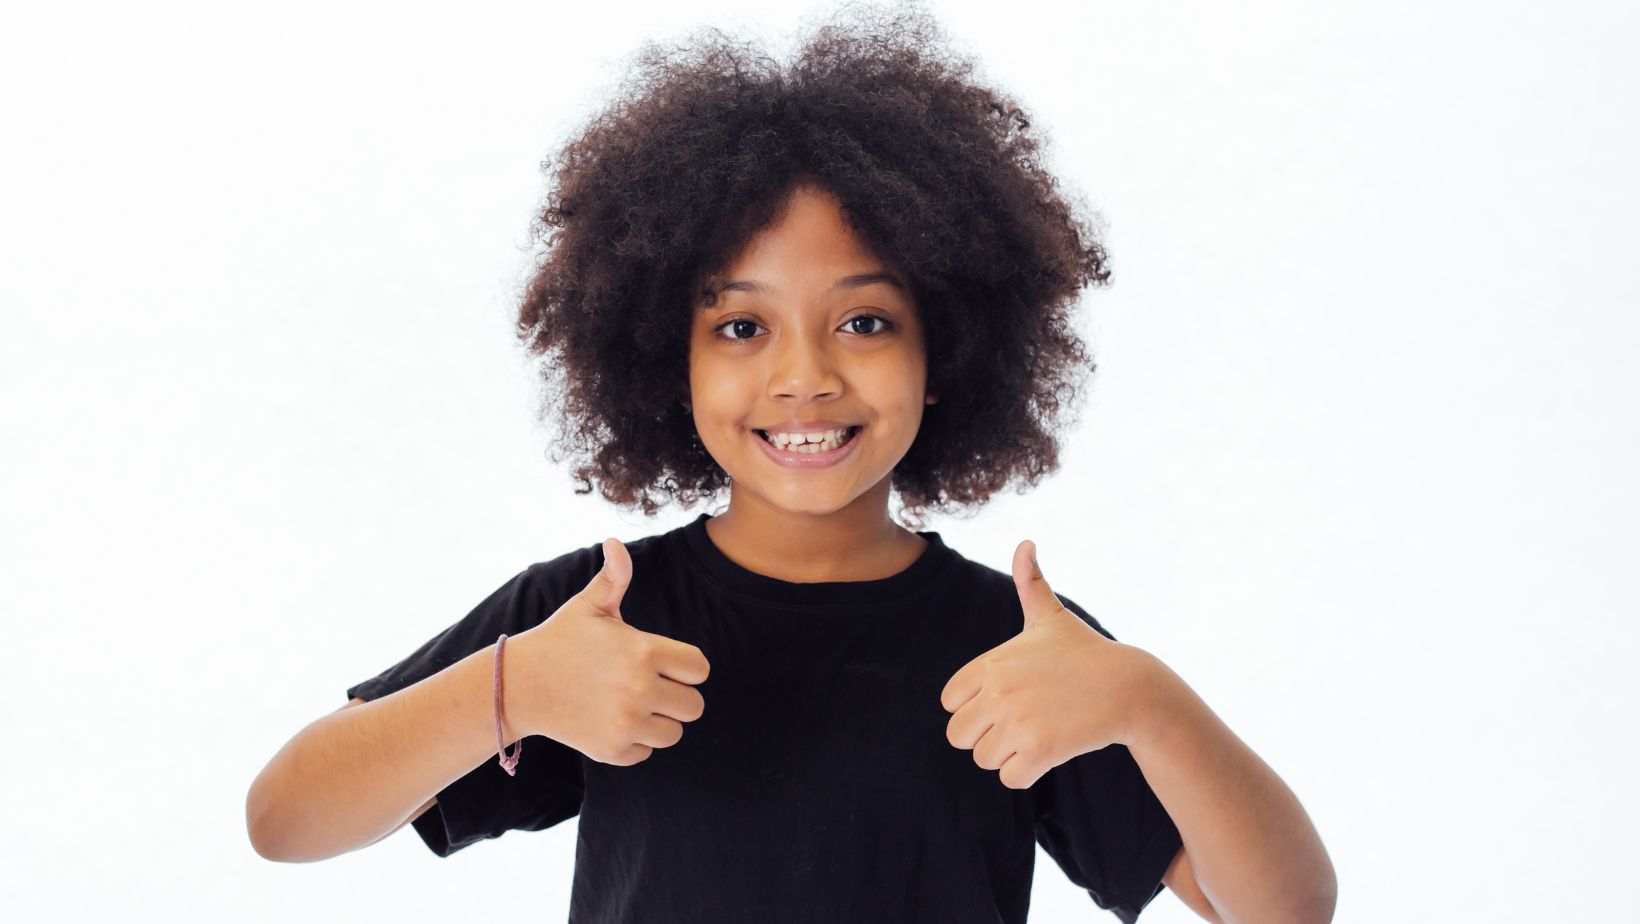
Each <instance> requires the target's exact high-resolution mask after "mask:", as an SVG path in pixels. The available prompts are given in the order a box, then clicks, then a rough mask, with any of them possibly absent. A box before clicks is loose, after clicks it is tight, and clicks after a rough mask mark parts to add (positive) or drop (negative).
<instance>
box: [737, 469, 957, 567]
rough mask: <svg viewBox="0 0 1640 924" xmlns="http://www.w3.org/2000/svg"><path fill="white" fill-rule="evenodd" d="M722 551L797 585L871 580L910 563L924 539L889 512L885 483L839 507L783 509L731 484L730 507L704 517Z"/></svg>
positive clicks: (885, 480) (750, 565)
mask: <svg viewBox="0 0 1640 924" xmlns="http://www.w3.org/2000/svg"><path fill="white" fill-rule="evenodd" d="M706 533H707V535H708V536H709V537H711V540H712V544H713V545H716V546H717V547H718V549H719V550H720V551H722V552H723V554H724V555H725V556H727V557H728V558H729V560H730V561H733V562H734V563H735V564H737V565H740V566H741V567H743V568H746V569H747V570H750V571H754V572H756V573H758V574H762V575H766V576H768V577H772V578H775V579H776V580H782V581H790V582H792V583H796V584H810V583H816V582H820V581H871V580H878V579H881V578H885V577H891V576H893V575H895V574H898V573H900V572H901V571H904V570H905V569H906V568H908V567H910V566H911V563H912V562H915V561H916V560H917V558H918V556H920V555H921V554H922V551H923V549H924V548H926V547H927V545H928V541H927V540H926V539H924V538H922V537H921V536H918V535H917V534H916V533H913V532H911V531H910V530H907V529H905V528H904V527H902V526H900V525H899V524H897V523H895V522H894V521H893V519H891V518H890V517H889V515H888V480H887V479H884V480H883V482H882V484H880V485H879V486H878V487H876V488H873V489H872V490H871V491H869V492H867V493H866V494H863V495H861V496H860V497H859V498H857V499H856V500H855V501H854V503H851V504H849V505H848V506H847V507H844V508H842V509H841V510H836V511H831V512H827V513H810V512H805V511H794V510H787V509H784V508H781V507H776V506H774V505H773V504H770V503H769V502H768V501H767V500H765V499H763V498H759V497H756V496H753V495H750V494H748V493H742V492H737V491H735V490H734V488H733V487H731V488H730V495H729V509H728V510H727V511H725V512H723V513H721V514H719V515H717V516H715V517H712V518H711V519H709V520H707V521H706Z"/></svg>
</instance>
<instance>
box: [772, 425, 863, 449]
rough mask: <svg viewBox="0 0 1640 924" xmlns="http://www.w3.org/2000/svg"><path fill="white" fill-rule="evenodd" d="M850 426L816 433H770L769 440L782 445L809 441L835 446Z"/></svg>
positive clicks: (801, 443)
mask: <svg viewBox="0 0 1640 924" xmlns="http://www.w3.org/2000/svg"><path fill="white" fill-rule="evenodd" d="M848 431H849V428H848V427H842V428H839V429H836V430H820V431H816V432H814V433H774V432H770V433H769V442H771V443H775V444H777V445H780V446H782V447H784V446H787V445H792V446H804V445H805V444H807V443H820V444H822V445H823V446H824V445H832V446H835V445H836V444H838V443H841V442H842V441H843V437H845V436H847V435H848Z"/></svg>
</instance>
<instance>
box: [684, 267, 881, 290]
mask: <svg viewBox="0 0 1640 924" xmlns="http://www.w3.org/2000/svg"><path fill="white" fill-rule="evenodd" d="M879 282H881V283H887V284H888V285H891V286H893V287H894V288H896V289H899V290H900V291H901V292H904V291H905V284H904V283H902V282H900V278H899V277H898V276H895V275H894V274H893V273H881V272H878V273H855V274H853V275H851V276H844V277H843V278H841V279H839V280H837V281H836V282H834V283H832V284H831V289H830V291H832V292H837V291H840V290H842V289H858V288H861V287H863V286H869V285H874V284H876V283H879ZM712 291H713V293H722V292H751V293H754V294H755V293H759V292H768V291H770V289H769V287H768V286H767V285H764V284H763V283H761V282H758V281H757V280H755V279H736V280H734V281H733V282H726V283H724V284H722V285H720V286H717V287H716V288H714V289H713V290H712Z"/></svg>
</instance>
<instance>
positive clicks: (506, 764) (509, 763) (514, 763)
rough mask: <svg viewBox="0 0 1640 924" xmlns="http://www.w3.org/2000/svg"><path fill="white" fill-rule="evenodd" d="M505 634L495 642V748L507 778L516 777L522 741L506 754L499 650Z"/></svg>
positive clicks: (505, 638)
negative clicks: (502, 730)
mask: <svg viewBox="0 0 1640 924" xmlns="http://www.w3.org/2000/svg"><path fill="white" fill-rule="evenodd" d="M506 641H507V633H505V632H503V633H501V637H500V638H498V639H496V640H495V748H496V750H497V751H499V752H500V760H501V769H503V770H505V771H507V775H508V776H517V775H518V758H519V756H520V755H522V754H523V753H524V739H523V738H520V739H518V747H517V748H515V749H514V750H513V752H512V753H511V754H508V753H507V745H506V742H504V741H503V740H502V739H501V648H502V646H503V645H505V644H506Z"/></svg>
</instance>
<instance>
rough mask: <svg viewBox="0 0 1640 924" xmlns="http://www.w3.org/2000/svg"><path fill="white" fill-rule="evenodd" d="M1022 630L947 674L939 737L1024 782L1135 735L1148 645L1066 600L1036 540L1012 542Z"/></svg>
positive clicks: (1007, 779)
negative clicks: (1125, 640)
mask: <svg viewBox="0 0 1640 924" xmlns="http://www.w3.org/2000/svg"><path fill="white" fill-rule="evenodd" d="M1013 572H1014V588H1015V589H1016V590H1018V591H1019V602H1020V605H1021V607H1022V608H1023V610H1024V615H1025V626H1024V629H1023V631H1021V632H1020V633H1019V634H1018V635H1016V636H1014V637H1013V638H1012V639H1009V640H1008V641H1007V642H1005V643H1003V644H1001V645H998V646H997V647H995V648H993V649H991V650H990V651H987V652H985V653H984V654H982V655H980V656H979V657H977V658H975V659H974V660H972V661H969V662H968V663H967V664H965V665H963V667H962V669H961V670H959V671H957V672H956V674H954V675H953V676H952V677H951V679H950V681H948V682H947V683H946V685H945V689H944V690H943V691H942V692H941V693H940V705H942V706H944V707H945V711H946V712H950V713H952V716H951V721H950V723H949V724H948V725H947V726H946V733H945V737H946V740H948V741H950V742H951V744H952V745H953V746H955V747H959V748H971V749H973V752H974V763H976V764H979V765H980V766H981V767H983V768H985V769H987V770H1000V771H1001V774H1000V776H1001V779H1002V785H1004V786H1007V787H1008V788H1010V789H1027V788H1029V787H1030V786H1031V785H1032V784H1034V783H1035V782H1036V781H1037V780H1038V779H1040V778H1041V777H1042V775H1043V774H1045V773H1047V772H1048V771H1049V770H1052V769H1053V768H1054V767H1057V766H1059V765H1060V764H1062V763H1064V762H1065V761H1067V760H1070V759H1071V758H1072V757H1076V756H1077V755H1079V754H1085V753H1087V752H1089V751H1097V750H1099V749H1100V748H1103V747H1107V746H1109V745H1111V744H1118V743H1120V744H1127V743H1130V742H1131V741H1132V718H1133V713H1134V711H1135V710H1134V704H1135V703H1136V702H1138V700H1139V691H1140V690H1141V684H1143V683H1144V681H1145V678H1146V676H1147V674H1146V671H1147V670H1148V667H1147V664H1146V659H1148V658H1149V657H1150V655H1149V653H1148V652H1146V651H1144V650H1143V649H1140V648H1135V647H1134V646H1132V645H1124V644H1122V643H1121V642H1117V641H1113V640H1111V639H1108V638H1106V637H1105V636H1104V635H1103V634H1101V633H1100V632H1099V631H1098V630H1097V629H1095V628H1093V627H1092V626H1090V625H1088V624H1087V623H1086V622H1084V621H1082V619H1081V617H1079V616H1077V615H1076V614H1075V613H1073V612H1071V611H1070V610H1068V609H1066V608H1065V606H1064V605H1063V604H1061V603H1060V602H1059V598H1058V597H1057V596H1055V595H1054V592H1053V590H1052V588H1050V587H1049V586H1048V582H1047V579H1046V578H1044V577H1043V576H1042V569H1041V568H1040V567H1038V566H1037V563H1036V543H1034V542H1031V541H1030V540H1026V541H1024V542H1021V543H1020V544H1019V545H1018V546H1017V547H1015V549H1014V562H1013Z"/></svg>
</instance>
